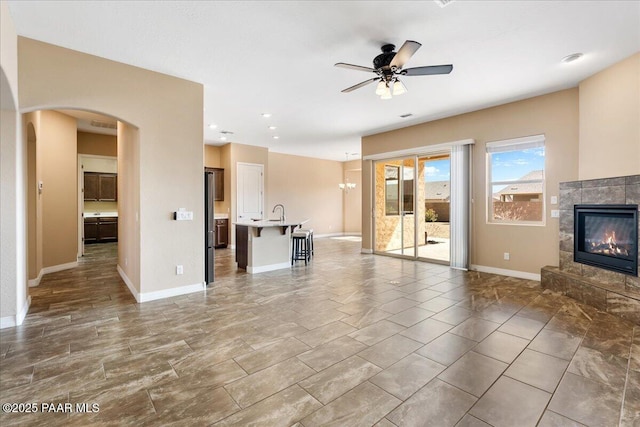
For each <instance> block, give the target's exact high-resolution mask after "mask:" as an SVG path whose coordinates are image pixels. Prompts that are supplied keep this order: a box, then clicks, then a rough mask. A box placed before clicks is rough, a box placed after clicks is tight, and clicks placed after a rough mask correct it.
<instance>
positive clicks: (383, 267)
mask: <svg viewBox="0 0 640 427" xmlns="http://www.w3.org/2000/svg"><path fill="white" fill-rule="evenodd" d="M359 250H360V244H359V243H357V242H352V241H345V240H335V239H328V238H325V239H318V238H316V255H315V257H314V259H313V260H312V262H311V263H310V265H309V266H306V267H305V266H304V265H303V264H302V263H299V264H298V265H296V266H295V267H294V268H292V269H286V270H281V271H276V272H269V273H262V274H256V275H248V274H245V273H244V272H241V271H240V272H238V271H236V270H235V268H234V267H233V250H231V249H227V250H222V251H218V252H217V263H218V266H217V273H218V278H217V280H216V282H215V283H214V284H211V285H209V286H208V289H207V290H206V292H204V291H203V292H200V293H194V294H190V295H184V296H179V297H174V298H169V299H165V300H160V301H154V302H148V303H143V304H137V303H136V301H135V300H134V298H133V297H132V296H131V295H130V293H129V291H128V290H127V288H126V286H125V285H124V284H123V282H122V281H121V280H120V278H119V277H118V274H117V272H116V268H115V257H114V254H115V245H111V244H107V245H94V246H92V247H89V253H88V255H87V256H86V257H85V259H84V260H83V261H82V263H81V265H80V266H79V267H77V268H75V269H72V270H67V271H63V272H59V273H54V274H49V275H46V276H45V277H44V278H43V279H42V282H41V284H40V286H38V287H37V288H32V289H30V294H31V295H32V298H33V299H32V305H31V309H30V310H29V314H28V316H27V318H26V320H25V322H24V324H23V325H22V326H20V327H15V328H7V329H3V330H1V331H0V343H1V348H0V350H1V358H0V368H1V370H0V373H1V375H0V401H1V402H2V403H20V402H22V403H36V404H38V406H36V409H39V412H38V413H35V414H33V413H32V414H25V413H22V414H17V413H6V412H3V413H2V414H1V415H0V424H1V425H2V426H9V425H20V426H27V425H39V426H44V425H46V426H56V425H64V426H69V425H72V426H73V425H78V426H88V425H151V426H166V425H185V426H200V425H202V426H204V425H214V426H224V425H236V426H248V425H256V426H291V425H296V426H307V427H311V426H328V425H336V426H359V425H363V426H365V425H366V426H369V425H376V426H393V425H396V426H487V425H492V426H509V427H513V426H518V427H519V426H533V425H540V426H580V425H588V426H617V425H623V426H638V425H640V327H639V326H634V325H633V324H631V323H628V322H626V321H623V320H620V319H619V318H616V317H613V316H611V315H609V314H605V313H601V312H598V311H596V310H595V309H593V308H591V307H588V306H585V305H581V304H579V303H577V302H575V301H573V300H571V299H568V298H566V297H563V296H560V295H556V294H553V293H549V292H545V291H543V290H542V289H541V288H540V286H539V283H538V282H534V281H527V280H522V279H515V278H509V277H504V276H497V275H491V274H483V273H477V272H461V271H456V270H452V269H449V268H448V267H445V266H440V265H435V264H428V263H421V262H412V261H406V260H401V259H396V258H388V257H382V256H375V255H363V254H360V252H359ZM43 403H46V404H48V405H47V406H46V407H45V406H42V404H43ZM60 403H62V404H64V403H71V405H72V408H73V410H72V411H71V412H67V413H65V412H57V413H56V412H46V413H42V412H41V411H42V409H47V410H51V408H54V409H56V408H57V409H61V408H64V405H60V406H51V405H52V404H60ZM94 403H95V404H98V406H99V411H98V412H82V411H80V410H79V409H81V408H77V407H76V404H88V405H89V406H88V407H89V408H92V407H91V404H94ZM85 408H86V407H85ZM23 409H24V408H23Z"/></svg>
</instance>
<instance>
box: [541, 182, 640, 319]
mask: <svg viewBox="0 0 640 427" xmlns="http://www.w3.org/2000/svg"><path fill="white" fill-rule="evenodd" d="M559 196H560V200H559V201H560V204H559V208H560V224H559V266H557V267H554V266H546V267H543V268H542V270H541V284H542V287H543V288H546V289H550V290H553V291H555V292H560V293H562V294H564V295H567V296H569V297H571V298H574V299H576V300H578V301H580V302H582V303H585V304H589V305H591V306H594V307H596V308H597V309H599V310H602V311H606V312H608V313H611V314H615V315H617V316H620V317H622V318H625V319H627V320H630V321H632V322H634V323H636V324H638V325H640V277H638V264H639V262H638V261H639V253H638V252H639V250H638V228H639V224H640V223H639V221H640V215H638V205H640V175H632V176H623V177H616V178H604V179H594V180H585V181H572V182H563V183H560V192H559Z"/></svg>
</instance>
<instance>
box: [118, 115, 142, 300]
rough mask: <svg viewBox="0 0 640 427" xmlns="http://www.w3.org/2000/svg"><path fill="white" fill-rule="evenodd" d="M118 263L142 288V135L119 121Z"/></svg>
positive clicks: (131, 284)
mask: <svg viewBox="0 0 640 427" xmlns="http://www.w3.org/2000/svg"><path fill="white" fill-rule="evenodd" d="M118 141H119V144H118V153H117V154H118V170H119V173H118V266H119V267H120V268H121V269H122V271H123V272H124V274H125V276H126V277H128V278H129V280H130V283H129V285H130V286H132V287H133V288H134V289H135V291H136V292H138V293H139V292H140V221H139V219H138V212H140V187H139V185H138V183H139V182H140V170H139V169H138V168H137V167H136V165H137V164H139V162H140V136H139V132H138V129H136V128H135V127H133V126H131V125H128V124H127V123H124V122H120V121H119V122H118Z"/></svg>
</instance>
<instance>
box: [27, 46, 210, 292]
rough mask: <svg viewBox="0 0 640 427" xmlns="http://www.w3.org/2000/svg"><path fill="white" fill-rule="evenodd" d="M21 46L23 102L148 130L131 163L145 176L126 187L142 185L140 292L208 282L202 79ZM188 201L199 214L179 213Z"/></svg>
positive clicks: (142, 131)
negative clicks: (183, 217) (181, 216)
mask: <svg viewBox="0 0 640 427" xmlns="http://www.w3.org/2000/svg"><path fill="white" fill-rule="evenodd" d="M18 47H19V52H20V55H19V65H20V73H21V74H20V76H21V79H20V105H21V108H23V109H24V110H26V111H29V110H34V109H42V108H60V107H65V108H70V109H84V110H89V111H95V112H99V113H101V114H106V115H109V116H112V117H116V118H118V119H120V121H123V122H126V123H129V124H133V125H135V127H137V128H139V129H140V132H139V158H138V159H137V161H133V162H132V163H129V166H130V168H133V169H134V170H133V171H130V172H131V173H132V174H133V176H134V177H137V178H138V181H137V182H132V185H131V186H128V187H126V188H124V189H123V191H125V192H134V194H136V191H137V189H138V188H139V193H138V194H139V199H140V200H139V212H135V213H134V216H136V217H137V218H138V219H139V227H140V240H139V241H140V248H139V249H136V248H135V247H134V246H130V247H128V248H127V250H128V251H129V253H130V254H131V257H139V264H140V273H139V274H140V278H139V283H140V287H139V289H140V293H142V294H145V295H144V296H145V297H149V298H157V297H162V296H167V295H168V294H167V293H162V292H161V291H164V290H168V289H171V291H169V292H174V293H175V292H180V291H179V289H177V288H180V287H183V286H188V285H196V284H201V283H203V281H204V268H203V265H204V254H203V246H204V221H203V217H202V215H203V211H204V202H203V197H202V195H203V191H204V183H203V179H202V165H203V164H204V159H203V150H202V145H203V129H202V106H203V88H202V85H200V84H197V83H193V82H188V81H186V80H182V79H178V78H175V77H171V76H167V75H163V74H159V73H154V72H151V71H148V70H143V69H140V68H136V67H132V66H129V65H125V64H121V63H117V62H113V61H109V60H106V59H103V58H98V57H95V56H91V55H86V54H83V53H80V52H76V51H71V50H68V49H64V48H61V47H57V46H53V45H49V44H46V43H42V42H38V41H35V40H31V39H26V38H18ZM96 81H100V85H98V86H96V85H95V82H96ZM177 141H179V143H178V142H177ZM120 172H122V171H120ZM160 189H161V190H160ZM120 196H121V197H123V196H125V195H123V194H120ZM134 197H135V196H134ZM181 207H182V208H186V209H187V210H190V211H193V212H194V220H193V221H174V220H173V219H172V212H174V211H176V210H178V208H181ZM134 252H137V253H134ZM129 262H130V263H131V262H132V260H131V259H129ZM178 264H180V265H183V266H184V274H183V275H176V274H175V266H176V265H178ZM129 279H131V281H132V282H136V281H137V278H129ZM189 289H192V288H189Z"/></svg>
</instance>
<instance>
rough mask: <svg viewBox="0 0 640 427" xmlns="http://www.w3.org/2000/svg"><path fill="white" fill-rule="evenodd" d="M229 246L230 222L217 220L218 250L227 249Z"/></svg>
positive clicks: (216, 243) (216, 242) (216, 244)
mask: <svg viewBox="0 0 640 427" xmlns="http://www.w3.org/2000/svg"><path fill="white" fill-rule="evenodd" d="M228 244H229V220H228V219H216V241H215V247H216V248H226V247H227V245H228Z"/></svg>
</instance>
